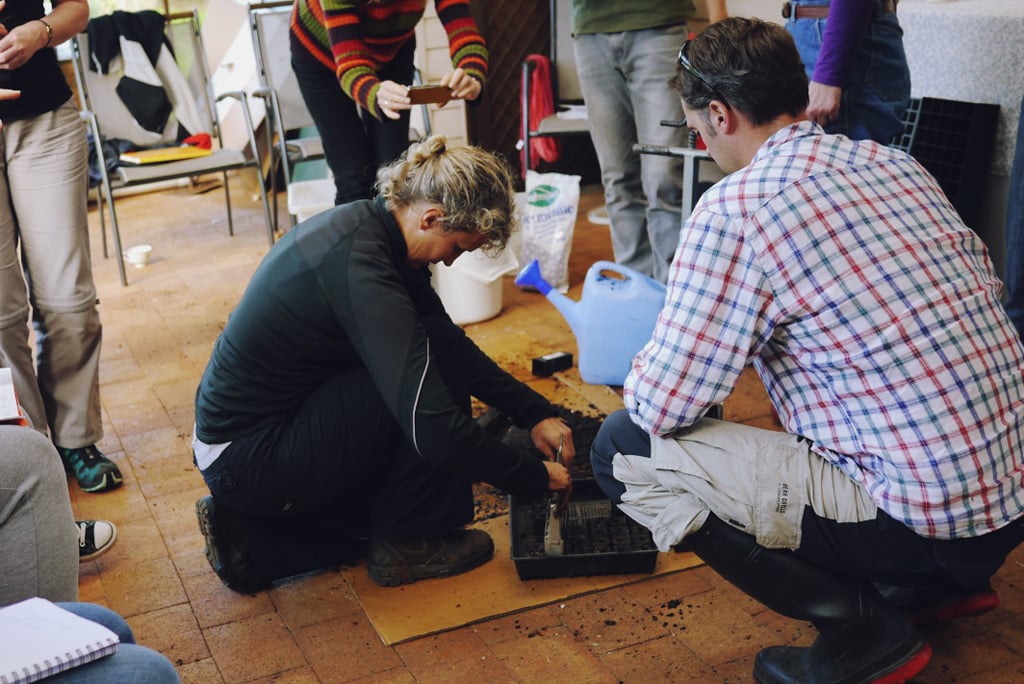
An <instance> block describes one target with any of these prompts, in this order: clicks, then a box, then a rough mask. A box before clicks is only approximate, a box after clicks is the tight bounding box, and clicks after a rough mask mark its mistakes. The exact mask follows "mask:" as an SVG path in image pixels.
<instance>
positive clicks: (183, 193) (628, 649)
mask: <svg viewBox="0 0 1024 684" xmlns="http://www.w3.org/2000/svg"><path fill="white" fill-rule="evenodd" d="M234 187H235V192H234V193H233V200H234V201H233V204H234V207H235V212H236V226H235V233H236V235H235V237H233V238H231V237H228V236H227V230H226V222H225V214H224V211H223V201H222V200H223V195H222V193H221V191H220V190H214V191H211V192H208V193H205V194H191V193H190V192H189V191H188V190H187V189H176V190H169V191H164V192H160V193H153V194H148V195H142V196H135V197H126V198H123V199H121V200H119V201H118V208H119V211H120V218H121V228H122V233H123V235H124V245H125V247H127V246H130V245H133V244H138V243H143V242H145V243H151V244H152V245H153V261H152V263H151V264H150V265H149V266H148V267H146V268H144V269H141V270H135V269H131V272H130V273H129V276H130V285H129V287H127V288H122V287H121V285H120V284H119V282H118V279H117V269H116V265H115V262H114V261H113V260H112V259H104V258H103V257H102V254H101V247H100V232H99V219H98V215H97V213H96V210H95V209H93V210H92V211H91V212H90V225H91V229H92V243H93V249H94V254H95V259H94V261H95V264H96V276H97V281H98V286H99V296H100V300H101V311H102V317H103V322H104V330H105V339H104V343H103V364H102V375H101V378H102V397H103V409H104V413H103V416H104V422H105V428H106V436H105V438H104V439H103V441H102V443H101V444H100V446H101V448H102V449H103V451H105V452H106V453H107V454H109V455H110V456H111V457H112V458H114V459H115V460H116V461H117V462H118V463H119V465H120V466H121V468H122V470H123V471H124V474H125V485H124V487H122V488H121V489H119V490H117V491H115V492H110V493H106V494H99V495H89V494H83V493H81V492H79V491H78V489H77V486H75V485H74V484H73V483H72V484H71V485H70V489H71V495H72V500H73V504H74V508H75V510H76V513H77V514H78V516H79V517H81V518H85V517H105V518H109V519H111V520H113V521H115V522H116V523H117V525H118V527H119V530H120V535H119V538H118V542H117V545H116V547H115V548H114V549H113V550H111V551H110V552H109V553H108V554H107V555H105V556H103V557H101V558H99V559H97V560H95V561H93V562H91V563H87V564H84V565H83V566H82V568H81V595H82V599H83V600H90V601H96V602H99V603H103V604H106V605H108V606H110V607H111V608H114V609H115V610H117V611H119V612H121V613H122V614H123V615H125V616H126V617H127V618H128V620H129V622H130V623H131V625H132V626H133V628H134V629H135V631H136V633H137V635H138V638H139V640H140V641H141V642H142V643H144V644H147V645H149V646H151V647H153V648H156V649H158V650H160V651H162V652H163V653H165V654H166V655H167V656H169V657H170V658H171V660H172V661H173V662H174V663H175V664H176V666H177V668H178V670H179V672H180V673H181V676H182V679H183V680H184V681H185V682H194V683H197V684H199V683H202V684H213V683H217V682H281V683H284V682H287V683H291V684H297V683H299V682H303V683H306V682H348V681H355V682H480V681H489V682H542V681H548V680H550V679H551V678H552V677H559V678H561V679H563V680H566V681H569V680H571V681H575V682H618V681H622V682H645V683H650V682H749V681H751V676H750V673H751V667H752V659H753V657H754V654H755V653H756V652H757V651H758V650H759V649H760V648H762V647H765V646H768V645H771V644H781V643H794V642H797V643H808V642H809V640H811V639H812V638H813V630H812V629H811V628H810V627H809V626H808V625H807V624H805V623H802V622H797V621H793V620H789V619H786V618H783V617H781V616H779V615H777V614H775V613H773V612H771V611H768V610H765V609H764V608H763V607H761V606H760V605H759V604H758V603H756V602H754V601H752V600H750V599H748V598H746V597H745V596H744V595H743V594H742V593H740V592H738V591H737V590H735V589H733V588H732V587H731V586H730V585H728V584H727V583H726V582H724V581H723V580H722V579H721V578H719V577H718V576H717V575H716V574H715V573H714V572H712V571H711V570H709V569H707V568H703V567H701V568H697V569H694V570H689V571H685V572H682V573H678V574H675V575H670V576H662V577H657V578H653V579H651V580H646V581H641V582H639V583H636V584H632V585H628V586H624V587H619V588H615V589H611V590H607V591H603V592H600V593H596V594H592V595H587V596H583V597H579V598H575V599H571V600H567V601H565V602H564V603H561V602H560V603H558V604H554V605H547V606H543V607H539V608H535V609H532V610H527V611H524V612H521V613H517V614H514V615H510V616H506V617H501V618H497V619H493V620H490V621H486V622H483V623H480V624H475V625H472V626H468V627H464V628H461V629H458V630H454V631H451V632H446V633H442V634H439V635H436V636H431V637H426V638H421V639H417V640H413V641H410V642H406V643H402V644H399V645H397V646H394V647H388V646H384V645H383V644H382V642H381V641H380V639H379V638H378V637H377V634H376V632H375V631H374V629H373V627H372V625H371V624H370V622H369V620H368V619H367V617H366V615H365V614H364V613H363V612H362V610H361V608H360V606H359V603H358V601H357V599H356V598H355V595H354V594H353V593H352V591H351V589H350V588H349V587H348V586H346V584H345V581H344V579H343V577H342V575H341V574H339V573H336V572H329V573H325V574H321V575H318V576H314V577H311V578H308V579H305V580H303V581H301V582H297V583H292V584H289V585H286V586H282V587H277V588H274V589H272V590H270V591H267V592H263V593H260V594H259V595H256V596H243V595H239V594H235V593H232V592H231V591H229V590H228V589H226V588H225V587H224V586H223V585H222V584H221V583H220V581H219V580H218V579H217V577H216V576H215V575H214V574H213V572H212V571H211V570H210V568H209V566H208V565H207V563H206V559H205V558H204V556H203V551H202V548H203V547H202V539H201V538H200V535H199V532H198V528H197V524H196V519H195V514H194V511H193V505H194V502H195V500H196V498H198V497H199V496H201V495H203V494H204V493H206V488H205V486H204V484H203V481H202V479H201V477H200V475H199V473H198V472H197V471H196V470H194V469H193V467H192V464H191V461H190V451H189V439H190V434H191V428H192V400H193V393H194V391H195V386H196V383H197V380H198V378H199V375H200V373H201V371H202V369H203V367H204V365H205V363H206V360H207V357H208V354H209V351H210V347H211V344H212V343H213V340H214V338H215V337H216V335H217V333H218V331H219V330H220V329H221V327H222V325H223V324H224V321H225V319H226V317H227V315H228V314H229V313H230V311H231V310H232V308H233V306H234V304H235V303H236V301H237V300H238V297H239V295H240V293H241V291H242V289H243V288H244V286H245V284H246V281H247V280H248V277H249V275H250V273H251V272H252V270H253V268H254V266H255V265H256V264H257V262H258V261H259V259H260V258H261V257H262V256H263V255H264V254H265V253H266V251H267V244H266V237H265V232H264V229H263V228H262V222H261V216H260V212H259V209H258V204H257V203H256V202H254V201H253V199H252V197H251V196H250V193H248V192H246V190H245V189H244V188H243V187H241V184H240V183H238V182H237V181H236V183H235V184H234ZM600 201H601V200H600V196H599V194H597V193H595V192H594V191H592V190H590V191H588V192H585V193H584V196H583V199H582V201H581V207H580V220H579V222H578V224H577V230H576V239H575V244H574V248H573V252H572V258H571V260H570V273H571V282H572V283H573V285H574V287H573V289H572V291H571V292H570V296H573V297H578V296H579V287H580V284H581V283H582V279H583V274H584V273H585V271H586V269H587V267H588V266H589V265H590V264H591V263H592V262H593V261H596V260H598V259H602V258H608V256H609V254H610V243H609V240H608V229H607V228H606V227H604V226H600V225H596V224H592V223H590V222H588V221H587V220H586V218H585V216H586V212H587V210H588V209H590V208H592V207H594V206H596V205H597V204H599V203H600ZM509 281H510V279H508V278H506V282H505V283H504V287H505V291H504V294H505V304H506V308H505V310H504V312H503V314H502V315H501V316H499V317H498V318H496V319H494V320H492V321H489V322H486V323H482V324H476V325H472V326H468V331H469V333H470V334H471V335H473V336H474V337H475V338H476V339H480V340H484V341H486V339H487V338H488V336H489V335H495V334H502V333H509V332H516V331H523V332H524V333H526V334H528V335H530V336H532V337H533V338H534V339H536V340H543V342H544V344H545V345H549V350H557V349H565V350H568V351H572V352H574V353H575V351H576V348H575V340H574V338H573V336H572V334H571V331H569V329H568V327H567V325H566V324H565V323H564V322H563V320H562V319H561V317H560V316H559V315H558V314H557V312H556V311H555V309H554V307H552V306H551V305H550V304H549V303H548V302H547V301H546V300H544V299H543V298H541V297H540V296H539V295H535V294H533V295H531V294H525V293H521V292H519V291H517V289H516V288H515V287H514V286H513V285H512V284H511V282H509ZM514 361H516V362H519V363H527V362H528V361H527V360H526V359H518V360H514ZM726 414H727V417H729V418H731V419H734V420H742V421H748V422H753V423H758V424H763V425H770V424H771V417H770V415H769V410H768V407H767V404H766V401H765V399H764V395H763V393H762V392H761V391H760V388H759V386H758V384H757V382H756V379H753V378H750V377H749V376H744V382H743V384H742V386H741V387H740V388H739V389H738V390H737V391H736V393H735V394H734V396H733V397H732V398H730V400H729V401H728V402H727V404H726ZM452 581H457V580H452ZM995 584H996V587H997V589H998V590H999V592H1000V594H1001V596H1002V599H1003V605H1002V607H1000V608H999V610H997V611H995V612H994V613H992V614H989V615H987V616H984V617H982V618H978V619H975V620H970V621H964V622H960V623H956V624H952V625H948V626H946V627H943V628H941V629H937V630H933V631H931V632H930V633H929V638H930V640H931V643H932V644H933V646H934V648H935V656H934V658H933V660H932V661H931V663H930V664H929V666H928V668H927V669H926V670H925V671H924V672H923V673H922V675H921V676H920V677H918V678H917V679H916V680H915V681H918V682H936V683H937V682H959V683H961V684H965V683H980V682H986V683H987V682H1018V681H1024V619H1022V612H1024V591H1022V587H1024V551H1018V552H1017V553H1015V554H1014V555H1013V556H1012V557H1011V558H1010V560H1009V562H1008V563H1007V564H1006V566H1005V567H1004V568H1003V569H1002V571H1001V572H1000V573H999V575H998V576H997V577H996V580H995Z"/></svg>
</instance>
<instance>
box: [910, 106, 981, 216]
mask: <svg viewBox="0 0 1024 684" xmlns="http://www.w3.org/2000/svg"><path fill="white" fill-rule="evenodd" d="M998 119H999V105H997V104H977V103H974V102H960V101H958V100H942V99H939V98H934V97H924V98H919V99H918V98H915V99H912V100H911V102H910V107H909V108H908V109H907V113H906V114H905V115H904V117H903V121H904V125H905V126H906V131H905V133H904V135H903V136H902V138H901V139H900V140H899V142H898V143H897V145H896V146H897V147H901V148H903V149H905V150H909V151H910V154H911V155H912V156H913V157H914V158H915V159H917V161H918V162H920V163H921V166H923V167H924V168H926V169H927V170H928V172H929V173H931V174H932V175H933V176H935V179H936V180H937V181H938V182H939V185H940V186H941V187H942V190H943V192H945V193H946V196H947V197H948V198H949V201H950V202H952V204H953V206H954V207H955V208H956V210H957V212H958V213H959V214H960V218H962V219H963V220H964V223H966V224H967V225H968V226H970V227H972V228H974V227H976V226H977V222H978V218H979V212H980V209H981V196H982V192H983V190H984V187H985V181H986V177H987V175H988V170H989V166H990V164H991V161H992V149H993V145H994V144H995V136H996V127H997V123H998Z"/></svg>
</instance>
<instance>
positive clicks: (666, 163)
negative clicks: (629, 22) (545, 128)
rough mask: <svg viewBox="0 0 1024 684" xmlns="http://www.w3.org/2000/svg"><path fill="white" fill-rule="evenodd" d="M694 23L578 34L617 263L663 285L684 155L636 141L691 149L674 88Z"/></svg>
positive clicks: (675, 232) (676, 226) (678, 220)
mask: <svg viewBox="0 0 1024 684" xmlns="http://www.w3.org/2000/svg"><path fill="white" fill-rule="evenodd" d="M685 39H686V25H685V24H679V25H676V26H663V27H660V28H652V29H644V30H639V31H623V32H619V33H597V34H586V35H578V36H576V37H575V38H573V49H574V51H575V55H576V70H577V73H578V75H579V79H580V89H581V90H582V91H583V100H584V102H586V104H587V118H588V120H589V124H590V137H591V139H592V140H593V142H594V150H595V151H596V152H597V160H598V163H599V164H600V166H601V179H602V182H603V184H604V196H605V203H606V205H607V207H608V217H609V219H611V237H612V250H613V251H614V253H615V261H616V263H619V264H622V265H623V266H627V267H629V268H632V269H633V270H635V271H640V272H641V273H646V274H647V275H650V276H652V277H654V278H655V279H657V280H660V281H661V282H665V280H666V279H667V278H668V268H669V265H670V264H671V263H672V257H673V255H674V254H675V252H676V247H677V246H678V245H679V231H680V229H681V227H682V215H681V211H682V209H681V207H682V199H683V194H682V192H683V191H682V179H683V160H682V159H679V158H676V157H665V156H660V155H652V154H640V153H638V152H634V151H633V144H634V143H638V142H639V143H647V144H652V145H665V146H675V147H686V143H687V141H686V129H685V128H673V127H671V126H662V125H661V122H662V120H665V119H667V120H672V121H679V120H680V119H682V118H683V109H682V104H681V103H680V100H679V95H678V94H677V93H676V92H675V90H673V89H672V88H670V87H669V86H668V81H669V79H670V78H672V76H674V75H675V71H676V55H677V53H678V52H679V46H680V45H682V43H683V41H684V40H685Z"/></svg>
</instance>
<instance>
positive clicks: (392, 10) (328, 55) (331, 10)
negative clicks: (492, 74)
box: [291, 0, 487, 119]
mask: <svg viewBox="0 0 1024 684" xmlns="http://www.w3.org/2000/svg"><path fill="white" fill-rule="evenodd" d="M426 4H427V3H426V0H379V1H373V0H369V1H368V0H356V1H355V2H342V1H341V0H296V2H295V10H294V12H293V13H292V22H291V43H292V50H299V49H302V50H304V51H306V52H307V53H309V55H310V56H312V57H313V58H314V59H316V60H317V61H319V62H321V63H322V64H323V65H324V66H326V67H328V68H330V69H334V72H335V73H336V74H337V76H338V81H339V82H340V83H341V88H342V90H344V91H345V93H346V94H347V95H348V96H349V97H351V98H352V99H353V100H355V101H356V102H357V103H358V104H359V105H361V106H362V107H363V108H365V109H366V110H367V111H369V112H372V113H373V115H374V116H376V117H377V118H378V119H383V113H382V112H381V110H380V107H379V106H378V105H377V91H378V90H379V89H380V79H379V78H377V69H378V67H379V66H380V65H382V64H386V63H388V62H389V61H391V60H392V59H393V58H394V56H395V55H396V54H397V53H398V51H399V50H400V49H401V48H402V46H403V45H405V44H406V43H407V42H408V41H409V39H411V38H412V37H413V30H414V29H415V27H416V24H417V23H418V22H419V20H420V18H422V17H423V11H424V9H425V8H426ZM434 6H435V8H436V9H437V16H438V18H439V19H440V20H441V23H442V24H443V25H444V28H445V31H446V32H447V33H448V46H449V50H450V51H451V56H452V65H453V66H454V67H456V68H458V67H461V68H462V69H463V70H464V71H465V72H466V73H467V74H469V75H470V76H473V77H474V78H476V79H478V80H479V81H480V82H481V83H482V82H483V80H484V77H485V76H486V75H487V47H486V44H485V42H484V39H483V37H482V36H481V35H480V32H479V31H478V30H477V27H476V22H475V21H473V17H472V15H471V14H470V11H469V0H434Z"/></svg>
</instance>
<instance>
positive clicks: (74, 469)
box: [57, 444, 124, 492]
mask: <svg viewBox="0 0 1024 684" xmlns="http://www.w3.org/2000/svg"><path fill="white" fill-rule="evenodd" d="M57 453H59V454H60V460H61V461H63V462H64V470H65V471H66V472H68V473H74V475H75V479H76V480H78V486H79V487H81V488H82V491H85V492H105V491H107V490H108V489H116V488H117V487H120V486H121V482H122V481H123V480H124V478H123V477H122V476H121V471H120V470H118V468H117V466H116V465H114V462H113V461H111V460H110V459H109V458H107V457H106V456H104V455H103V453H102V452H101V451H100V450H99V449H97V448H96V445H95V444H90V445H89V446H86V447H81V448H79V449H65V448H64V447H57Z"/></svg>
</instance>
